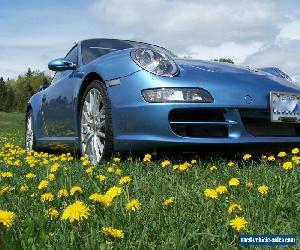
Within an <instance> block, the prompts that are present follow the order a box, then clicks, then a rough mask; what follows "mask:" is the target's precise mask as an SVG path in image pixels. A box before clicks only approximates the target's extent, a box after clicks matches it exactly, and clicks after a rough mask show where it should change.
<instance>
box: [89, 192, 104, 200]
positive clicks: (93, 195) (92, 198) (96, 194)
mask: <svg viewBox="0 0 300 250" xmlns="http://www.w3.org/2000/svg"><path fill="white" fill-rule="evenodd" d="M102 196H103V195H101V194H99V193H94V194H91V195H90V197H89V199H90V200H92V201H98V202H101V200H102Z"/></svg>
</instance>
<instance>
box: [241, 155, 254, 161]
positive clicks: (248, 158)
mask: <svg viewBox="0 0 300 250" xmlns="http://www.w3.org/2000/svg"><path fill="white" fill-rule="evenodd" d="M251 157H252V155H250V154H245V155H244V156H243V160H244V161H248V160H250V159H251Z"/></svg>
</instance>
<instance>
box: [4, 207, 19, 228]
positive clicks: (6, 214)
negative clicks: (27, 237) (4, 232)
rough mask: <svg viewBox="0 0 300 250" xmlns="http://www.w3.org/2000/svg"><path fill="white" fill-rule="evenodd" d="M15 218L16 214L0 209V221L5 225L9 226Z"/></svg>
mask: <svg viewBox="0 0 300 250" xmlns="http://www.w3.org/2000/svg"><path fill="white" fill-rule="evenodd" d="M15 219H16V214H15V213H14V212H10V211H7V210H0V223H2V224H3V225H4V226H5V227H11V226H12V225H13V224H14V221H15Z"/></svg>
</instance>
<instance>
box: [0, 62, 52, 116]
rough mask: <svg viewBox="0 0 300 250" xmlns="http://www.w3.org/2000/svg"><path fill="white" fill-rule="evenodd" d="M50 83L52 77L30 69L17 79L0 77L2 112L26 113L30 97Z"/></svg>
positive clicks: (0, 109)
mask: <svg viewBox="0 0 300 250" xmlns="http://www.w3.org/2000/svg"><path fill="white" fill-rule="evenodd" d="M50 81H51V76H50V75H47V74H45V73H44V72H41V71H39V70H31V69H30V68H29V69H28V71H27V72H26V73H25V74H23V75H19V76H18V77H17V78H16V79H9V78H8V79H7V80H4V79H3V77H0V111H2V112H15V111H18V112H23V111H25V109H26V107H27V102H28V100H29V99H30V97H31V96H32V95H33V94H34V93H36V92H37V91H38V90H39V88H40V85H42V84H49V83H50Z"/></svg>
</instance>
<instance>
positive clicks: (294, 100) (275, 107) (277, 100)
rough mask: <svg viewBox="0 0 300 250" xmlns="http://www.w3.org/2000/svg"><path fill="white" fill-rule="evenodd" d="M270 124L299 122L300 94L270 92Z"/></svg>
mask: <svg viewBox="0 0 300 250" xmlns="http://www.w3.org/2000/svg"><path fill="white" fill-rule="evenodd" d="M270 108H271V121H272V122H300V94H291V93H281V92H271V93H270Z"/></svg>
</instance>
